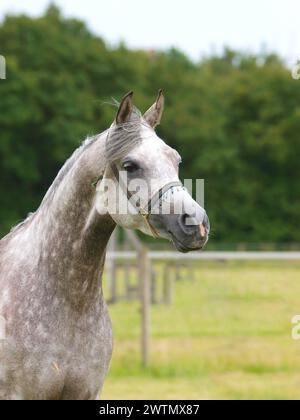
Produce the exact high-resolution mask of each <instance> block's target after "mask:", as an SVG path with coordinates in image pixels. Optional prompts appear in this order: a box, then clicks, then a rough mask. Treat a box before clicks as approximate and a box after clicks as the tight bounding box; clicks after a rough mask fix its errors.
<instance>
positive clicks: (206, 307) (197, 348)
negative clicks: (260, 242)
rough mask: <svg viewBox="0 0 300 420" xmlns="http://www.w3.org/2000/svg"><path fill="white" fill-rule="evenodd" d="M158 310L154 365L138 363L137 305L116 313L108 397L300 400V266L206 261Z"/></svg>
mask: <svg viewBox="0 0 300 420" xmlns="http://www.w3.org/2000/svg"><path fill="white" fill-rule="evenodd" d="M195 277H196V278H195V280H194V281H189V280H188V279H186V280H181V281H178V282H176V285H175V296H174V304H173V305H172V306H160V305H158V306H153V307H152V348H151V366H150V367H149V368H148V369H147V370H144V369H143V368H142V367H141V363H140V345H139V344H140V341H139V340H140V316H139V305H138V303H137V302H121V303H118V304H116V305H114V306H111V307H110V313H111V317H112V321H113V328H114V337H115V350H114V355H113V359H112V365H111V369H110V372H109V375H108V377H107V380H106V382H105V386H104V389H103V393H102V398H103V399H299V398H300V341H294V340H292V338H291V329H292V324H291V319H292V317H293V316H294V315H296V314H300V262H284V263H283V262H274V263H272V262H257V263H254V262H251V263H243V262H239V263H208V262H201V263H199V264H198V265H197V275H196V276H195Z"/></svg>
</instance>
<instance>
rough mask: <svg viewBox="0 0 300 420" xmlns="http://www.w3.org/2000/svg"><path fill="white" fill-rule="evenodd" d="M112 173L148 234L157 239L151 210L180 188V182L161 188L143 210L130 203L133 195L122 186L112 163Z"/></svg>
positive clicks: (116, 169) (170, 183)
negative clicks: (145, 226) (141, 218)
mask: <svg viewBox="0 0 300 420" xmlns="http://www.w3.org/2000/svg"><path fill="white" fill-rule="evenodd" d="M110 167H111V169H112V172H113V174H114V177H115V179H116V180H117V181H118V183H119V185H120V187H121V189H122V190H123V192H124V193H126V195H127V199H128V201H129V202H130V204H131V205H132V206H133V207H135V208H136V210H137V211H138V213H139V214H140V215H141V216H142V217H143V219H144V221H145V223H146V225H147V226H148V227H149V229H150V232H151V233H152V235H153V237H154V238H159V233H158V232H157V230H156V229H155V227H154V226H153V225H152V224H151V222H150V220H149V218H150V216H151V210H152V209H153V207H154V205H155V204H156V203H157V202H158V201H160V200H161V199H162V197H163V196H164V195H165V194H166V193H167V192H168V191H169V190H170V189H171V188H173V187H182V183H181V182H180V181H174V182H169V183H167V184H166V185H164V186H163V187H162V188H160V189H159V190H158V191H157V192H156V193H155V194H154V195H153V197H151V198H150V199H149V201H148V204H147V207H146V208H143V207H142V206H138V205H137V204H136V202H133V201H132V197H133V195H134V193H132V192H130V191H129V190H128V189H127V187H126V186H125V185H124V184H123V182H122V180H121V179H120V176H119V171H118V168H117V166H116V165H115V164H114V163H112V164H111V165H110Z"/></svg>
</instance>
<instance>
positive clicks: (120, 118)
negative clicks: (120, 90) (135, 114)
mask: <svg viewBox="0 0 300 420" xmlns="http://www.w3.org/2000/svg"><path fill="white" fill-rule="evenodd" d="M132 97H133V92H129V93H127V95H125V96H124V98H123V99H122V101H121V103H120V106H119V109H118V112H117V116H116V123H117V124H123V123H125V122H128V121H129V120H130V117H131V114H132V111H133V102H132Z"/></svg>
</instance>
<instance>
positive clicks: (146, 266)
mask: <svg viewBox="0 0 300 420" xmlns="http://www.w3.org/2000/svg"><path fill="white" fill-rule="evenodd" d="M139 260H140V261H139V264H140V279H141V306H142V307H141V312H142V363H143V366H144V367H147V366H149V363H150V334H151V332H150V323H151V319H150V308H151V263H150V259H149V255H148V252H147V250H146V249H145V248H143V249H142V250H140V252H139Z"/></svg>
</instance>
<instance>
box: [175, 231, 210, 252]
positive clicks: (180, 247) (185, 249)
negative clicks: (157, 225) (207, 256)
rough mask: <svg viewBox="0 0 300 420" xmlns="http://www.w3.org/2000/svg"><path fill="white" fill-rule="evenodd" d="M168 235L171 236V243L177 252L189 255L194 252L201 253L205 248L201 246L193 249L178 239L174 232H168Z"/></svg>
mask: <svg viewBox="0 0 300 420" xmlns="http://www.w3.org/2000/svg"><path fill="white" fill-rule="evenodd" d="M168 233H169V234H170V236H171V241H172V243H173V245H174V246H175V248H176V249H177V251H179V252H181V253H183V254H187V253H188V252H192V251H200V250H201V249H202V248H203V246H201V245H199V246H196V247H193V248H192V247H189V246H187V245H185V244H184V243H182V242H181V241H180V240H179V239H178V238H176V236H175V235H174V234H173V233H172V232H170V231H168Z"/></svg>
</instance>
